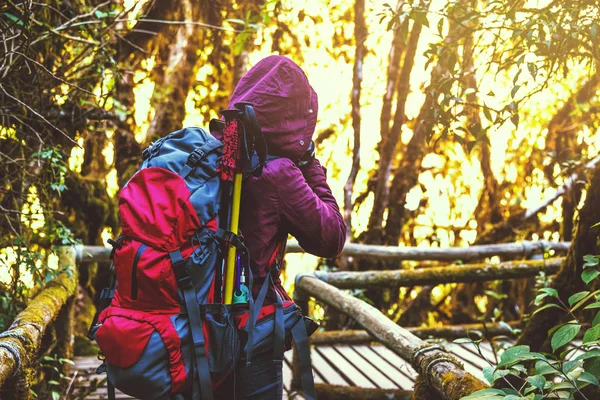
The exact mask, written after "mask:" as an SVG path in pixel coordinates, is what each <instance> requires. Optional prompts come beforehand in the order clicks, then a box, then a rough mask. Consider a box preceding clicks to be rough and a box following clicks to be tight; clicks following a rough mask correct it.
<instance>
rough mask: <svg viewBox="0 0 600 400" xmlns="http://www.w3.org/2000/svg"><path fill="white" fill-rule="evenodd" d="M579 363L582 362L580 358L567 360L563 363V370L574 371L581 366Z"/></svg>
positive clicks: (564, 371) (565, 371)
mask: <svg viewBox="0 0 600 400" xmlns="http://www.w3.org/2000/svg"><path fill="white" fill-rule="evenodd" d="M579 364H581V361H580V360H571V361H567V362H565V363H564V364H563V367H562V372H563V373H565V374H568V373H569V372H571V371H573V370H574V369H575V368H577V367H578V366H579Z"/></svg>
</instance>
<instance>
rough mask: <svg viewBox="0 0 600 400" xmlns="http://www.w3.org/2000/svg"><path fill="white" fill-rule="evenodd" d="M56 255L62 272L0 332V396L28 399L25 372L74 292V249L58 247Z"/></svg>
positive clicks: (75, 283) (32, 365)
mask: <svg viewBox="0 0 600 400" xmlns="http://www.w3.org/2000/svg"><path fill="white" fill-rule="evenodd" d="M58 258H59V264H58V265H59V267H60V268H64V272H62V273H61V274H59V276H58V277H57V278H56V279H54V280H52V281H50V282H48V283H47V284H46V285H45V286H44V288H43V289H42V291H41V292H40V293H39V294H38V295H37V296H35V297H34V298H33V300H31V302H30V303H29V305H28V306H27V308H25V310H23V311H21V312H20V313H19V315H17V317H16V318H15V320H14V322H13V323H12V325H11V326H10V328H9V329H8V330H7V331H5V332H2V333H0V394H1V396H0V398H3V399H8V398H29V383H28V382H27V375H28V371H29V370H30V369H31V368H32V367H34V365H35V363H36V359H35V356H36V355H37V353H38V351H39V349H40V344H41V341H42V338H43V336H44V333H45V331H46V329H47V328H48V326H49V325H50V324H51V323H52V321H54V320H55V319H56V318H57V317H58V315H59V312H60V311H61V309H62V308H63V306H64V305H65V304H66V303H67V301H68V300H69V299H70V298H71V297H73V295H74V294H75V292H76V289H77V265H76V257H75V251H74V249H73V248H72V247H60V248H59V249H58ZM9 386H12V387H9ZM4 396H6V397H4Z"/></svg>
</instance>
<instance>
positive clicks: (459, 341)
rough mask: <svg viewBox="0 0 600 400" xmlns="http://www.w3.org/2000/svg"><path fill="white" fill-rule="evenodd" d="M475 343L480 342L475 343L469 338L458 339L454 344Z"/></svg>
mask: <svg viewBox="0 0 600 400" xmlns="http://www.w3.org/2000/svg"><path fill="white" fill-rule="evenodd" d="M474 342H479V341H474V340H473V339H469V338H458V339H455V340H454V341H453V342H452V343H456V344H461V343H474Z"/></svg>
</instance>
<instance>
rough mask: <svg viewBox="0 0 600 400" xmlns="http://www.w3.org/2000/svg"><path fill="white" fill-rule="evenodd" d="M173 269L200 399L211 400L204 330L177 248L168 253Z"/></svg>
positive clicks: (192, 289)
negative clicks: (189, 335)
mask: <svg viewBox="0 0 600 400" xmlns="http://www.w3.org/2000/svg"><path fill="white" fill-rule="evenodd" d="M169 256H170V257H171V263H172V264H173V271H174V272H175V276H176V277H177V282H178V284H179V288H180V289H181V290H182V291H183V297H184V299H185V307H186V309H187V314H188V319H189V321H190V330H191V332H192V340H193V342H194V360H195V366H196V371H197V374H198V380H199V382H200V391H201V392H202V400H213V393H212V383H211V380H210V369H209V367H208V357H207V354H206V349H205V347H204V341H205V340H204V332H203V331H202V319H201V317H200V308H199V307H198V302H197V301H196V291H195V290H194V286H193V285H192V279H191V278H190V276H189V275H188V273H187V272H186V271H185V269H184V264H185V262H184V260H183V257H182V256H181V252H180V251H179V250H175V251H172V252H170V253H169Z"/></svg>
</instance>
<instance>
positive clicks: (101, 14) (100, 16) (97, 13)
mask: <svg viewBox="0 0 600 400" xmlns="http://www.w3.org/2000/svg"><path fill="white" fill-rule="evenodd" d="M94 15H95V16H96V18H98V19H103V18H106V17H108V15H109V14H108V13H105V12H103V11H100V10H96V11H95V12H94Z"/></svg>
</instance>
